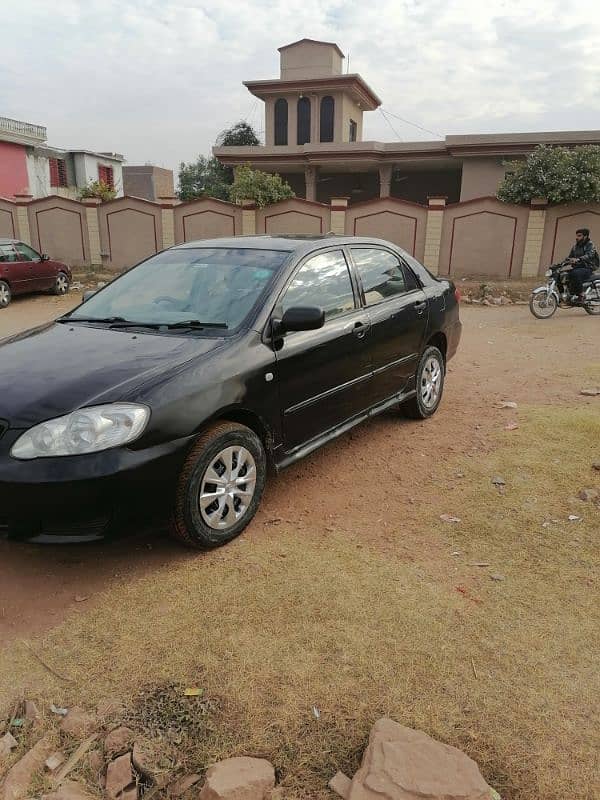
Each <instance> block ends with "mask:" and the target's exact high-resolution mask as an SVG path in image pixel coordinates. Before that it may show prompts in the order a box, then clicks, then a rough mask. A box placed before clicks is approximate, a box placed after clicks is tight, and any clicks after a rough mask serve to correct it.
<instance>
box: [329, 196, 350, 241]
mask: <svg viewBox="0 0 600 800" xmlns="http://www.w3.org/2000/svg"><path fill="white" fill-rule="evenodd" d="M347 209H348V198H347V197H332V198H331V225H330V226H329V227H330V230H331V232H332V233H336V234H338V235H340V236H344V235H345V233H346V211H347Z"/></svg>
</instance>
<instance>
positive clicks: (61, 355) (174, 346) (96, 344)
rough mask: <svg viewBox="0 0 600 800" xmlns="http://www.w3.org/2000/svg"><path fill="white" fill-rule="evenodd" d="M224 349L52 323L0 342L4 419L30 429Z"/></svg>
mask: <svg viewBox="0 0 600 800" xmlns="http://www.w3.org/2000/svg"><path fill="white" fill-rule="evenodd" d="M220 345H221V346H222V345H223V340H222V339H208V338H207V339H204V338H201V337H199V336H197V335H194V334H192V335H190V334H182V335H172V334H152V333H145V332H144V333H142V332H139V331H130V330H129V331H126V330H110V329H108V328H106V327H92V326H88V325H82V324H73V325H69V324H66V323H52V324H50V325H46V326H44V327H41V328H36V329H34V330H31V331H27V332H26V333H22V334H19V335H17V336H14V337H11V338H9V339H5V340H4V341H3V342H1V343H0V376H1V378H0V379H1V381H2V390H1V391H0V419H4V420H6V421H7V422H8V423H9V425H10V427H11V428H28V427H30V426H31V425H35V424H37V423H39V422H43V421H44V420H47V419H52V418H53V417H58V416H61V415H63V414H67V413H69V412H71V411H74V410H75V409H77V408H82V407H83V406H90V405H96V404H98V403H103V402H113V401H116V400H128V399H133V398H134V397H138V393H139V391H140V389H141V388H142V387H143V386H144V385H147V384H148V383H153V382H156V381H157V380H161V379H163V378H165V377H168V376H169V375H171V374H172V373H173V372H174V371H175V370H177V369H178V368H179V367H181V365H182V364H185V363H186V362H188V361H190V360H195V359H196V358H199V357H202V356H203V355H206V354H207V353H209V352H210V351H212V350H215V349H216V348H218V347H219V346H220Z"/></svg>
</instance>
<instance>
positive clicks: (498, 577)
mask: <svg viewBox="0 0 600 800" xmlns="http://www.w3.org/2000/svg"><path fill="white" fill-rule="evenodd" d="M490 578H491V579H492V580H493V581H505V580H506V578H505V577H504V575H500V573H499V572H496V573H495V574H494V575H490Z"/></svg>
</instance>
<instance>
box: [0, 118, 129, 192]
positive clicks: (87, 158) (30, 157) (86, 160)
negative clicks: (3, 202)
mask: <svg viewBox="0 0 600 800" xmlns="http://www.w3.org/2000/svg"><path fill="white" fill-rule="evenodd" d="M46 138H47V136H46V128H45V127H44V126H43V125H34V124H32V123H30V122H21V121H19V120H14V119H9V118H7V117H0V197H8V198H10V197H15V196H16V195H19V194H30V195H33V197H34V198H38V197H47V196H48V195H60V196H62V197H68V198H75V197H77V195H78V193H79V191H80V190H81V189H82V188H83V187H84V186H87V185H88V183H89V182H90V181H97V180H102V181H104V182H105V183H107V184H108V185H109V186H112V187H114V189H115V191H116V192H117V196H122V195H123V175H122V165H123V161H124V160H125V159H124V157H123V156H122V155H119V154H118V153H108V152H96V151H93V150H64V149H62V148H58V147H52V146H50V145H48V144H47V142H46Z"/></svg>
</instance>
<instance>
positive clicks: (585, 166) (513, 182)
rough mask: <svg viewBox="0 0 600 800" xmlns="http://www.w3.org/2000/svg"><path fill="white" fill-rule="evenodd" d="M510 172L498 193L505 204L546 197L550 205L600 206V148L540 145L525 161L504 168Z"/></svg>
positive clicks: (509, 164)
mask: <svg viewBox="0 0 600 800" xmlns="http://www.w3.org/2000/svg"><path fill="white" fill-rule="evenodd" d="M505 166H506V167H507V168H508V170H509V172H508V173H507V175H506V177H505V179H504V181H503V182H502V184H501V185H500V188H499V189H498V198H499V199H500V200H503V201H504V202H506V203H529V202H531V200H532V199H533V198H534V197H545V198H547V200H548V202H549V203H550V204H553V205H556V204H558V203H574V202H580V203H597V202H600V147H599V146H597V145H581V146H580V147H574V148H572V149H571V148H568V147H548V146H547V145H539V146H538V147H536V148H535V150H534V151H533V152H532V153H530V154H529V155H528V156H527V158H526V159H525V160H524V161H511V162H508V163H506V164H505Z"/></svg>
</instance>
